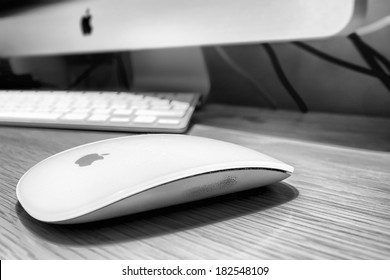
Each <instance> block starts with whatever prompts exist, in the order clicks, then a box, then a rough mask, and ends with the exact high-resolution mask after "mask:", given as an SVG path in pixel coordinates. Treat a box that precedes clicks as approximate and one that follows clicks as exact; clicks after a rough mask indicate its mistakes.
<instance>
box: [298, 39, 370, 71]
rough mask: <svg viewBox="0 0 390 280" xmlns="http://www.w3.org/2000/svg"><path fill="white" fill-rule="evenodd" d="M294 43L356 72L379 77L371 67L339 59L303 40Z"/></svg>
mask: <svg viewBox="0 0 390 280" xmlns="http://www.w3.org/2000/svg"><path fill="white" fill-rule="evenodd" d="M292 44H293V45H295V46H297V47H299V48H301V49H302V50H305V51H307V52H309V53H311V54H313V55H315V56H318V57H320V58H322V59H324V60H326V61H328V62H331V63H334V64H337V65H339V66H342V67H345V68H348V69H350V70H353V71H356V72H359V73H362V74H365V75H369V76H373V77H377V74H376V73H375V72H374V71H372V70H371V69H368V68H365V67H362V66H359V65H356V64H353V63H350V62H347V61H345V60H342V59H339V58H337V57H334V56H331V55H329V54H327V53H324V52H322V51H320V50H318V49H316V48H313V47H312V46H309V45H307V44H305V43H302V42H292Z"/></svg>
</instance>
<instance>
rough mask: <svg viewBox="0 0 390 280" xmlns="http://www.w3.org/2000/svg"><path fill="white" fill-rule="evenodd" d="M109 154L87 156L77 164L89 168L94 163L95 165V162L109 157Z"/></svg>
mask: <svg viewBox="0 0 390 280" xmlns="http://www.w3.org/2000/svg"><path fill="white" fill-rule="evenodd" d="M108 155H109V154H101V155H99V154H88V155H85V156H83V157H81V158H79V159H78V160H77V161H76V162H75V164H78V165H79V166H80V167H83V166H89V165H91V164H92V163H94V162H95V161H97V160H102V159H104V157H105V156H108Z"/></svg>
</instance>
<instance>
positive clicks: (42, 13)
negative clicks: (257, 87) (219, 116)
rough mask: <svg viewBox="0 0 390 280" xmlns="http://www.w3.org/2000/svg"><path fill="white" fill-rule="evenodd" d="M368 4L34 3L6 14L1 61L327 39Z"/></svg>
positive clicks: (209, 0) (304, 0) (318, 0)
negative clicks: (74, 54)
mask: <svg viewBox="0 0 390 280" xmlns="http://www.w3.org/2000/svg"><path fill="white" fill-rule="evenodd" d="M367 1H368V0H343V1H340V0H326V1H324V0H240V1H237V0H192V1H184V0H76V1H75V0H68V1H61V0H56V1H45V0H40V1H38V0H36V1H33V0H30V1H27V3H28V4H29V5H26V6H24V5H22V6H20V7H18V5H15V4H13V5H10V7H11V8H10V9H5V11H3V12H2V13H1V14H0V38H1V40H0V57H15V56H31V55H51V54H73V53H92V52H105V51H122V50H144V49H156V48H170V47H186V46H206V45H216V44H237V43H250V42H275V41H288V40H297V39H299V40H305V39H312V38H324V37H330V36H334V35H338V34H343V33H345V32H349V31H350V30H351V29H352V28H354V27H355V26H356V24H358V22H359V20H360V19H362V18H363V16H364V13H365V9H366V4H367ZM6 2H9V1H5V3H6ZM18 8H19V9H18Z"/></svg>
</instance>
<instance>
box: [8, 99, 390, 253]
mask: <svg viewBox="0 0 390 280" xmlns="http://www.w3.org/2000/svg"><path fill="white" fill-rule="evenodd" d="M188 134H191V135H198V136H204V137H209V138H214V139H220V140H225V141H228V142H232V143H237V144H240V145H243V146H246V147H249V148H252V149H255V150H258V151H261V152H263V153H266V154H268V155H270V156H273V157H275V158H278V159H280V160H282V161H284V162H286V163H288V164H290V165H292V166H294V167H295V172H294V174H293V176H291V177H290V178H288V179H286V180H285V181H283V182H281V183H278V184H274V185H271V186H267V187H263V188H258V189H254V190H250V191H246V192H241V193H236V194H231V195H228V196H223V197H218V198H214V199H208V200H204V201H198V202H194V203H190V204H184V205H179V206H174V207H170V208H165V209H160V210H155V211H150V212H147V213H142V214H136V215H130V216H126V217H122V218H118V219H112V220H108V221H103V222H96V223H90V224H81V225H68V226H64V225H50V224H45V223H41V222H38V221H36V220H34V219H33V218H31V217H30V216H29V215H28V214H27V213H26V212H25V211H24V210H23V208H22V206H21V205H20V204H19V203H18V201H17V199H16V195H15V187H16V184H17V182H18V180H19V179H20V177H21V176H22V175H23V174H24V172H26V171H27V170H28V169H29V168H31V167H32V166H33V165H34V164H36V163H38V162H39V161H41V160H43V159H45V158H46V157H48V156H50V155H52V154H55V153H58V152H60V151H62V150H65V149H68V148H71V147H74V146H76V145H81V144H85V143H88V142H91V141H96V140H101V139H107V138H112V137H116V136H123V135H126V134H124V133H108V132H87V131H75V130H54V129H34V128H13V127H0V152H1V156H0V225H1V227H0V259H390V153H389V151H390V120H389V119H380V118H368V117H357V116H342V115H329V114H319V113H316V114H315V113H309V114H306V115H302V114H300V113H294V112H288V111H266V110H260V109H255V108H244V107H233V106H223V105H208V106H206V107H205V108H203V110H201V111H199V112H197V113H196V115H195V118H194V121H193V125H192V126H191V128H190V130H189V131H188Z"/></svg>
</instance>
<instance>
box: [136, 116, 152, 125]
mask: <svg viewBox="0 0 390 280" xmlns="http://www.w3.org/2000/svg"><path fill="white" fill-rule="evenodd" d="M156 119H157V117H156V116H138V117H136V118H135V119H134V120H133V122H134V123H149V124H150V123H154V122H155V121H156Z"/></svg>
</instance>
